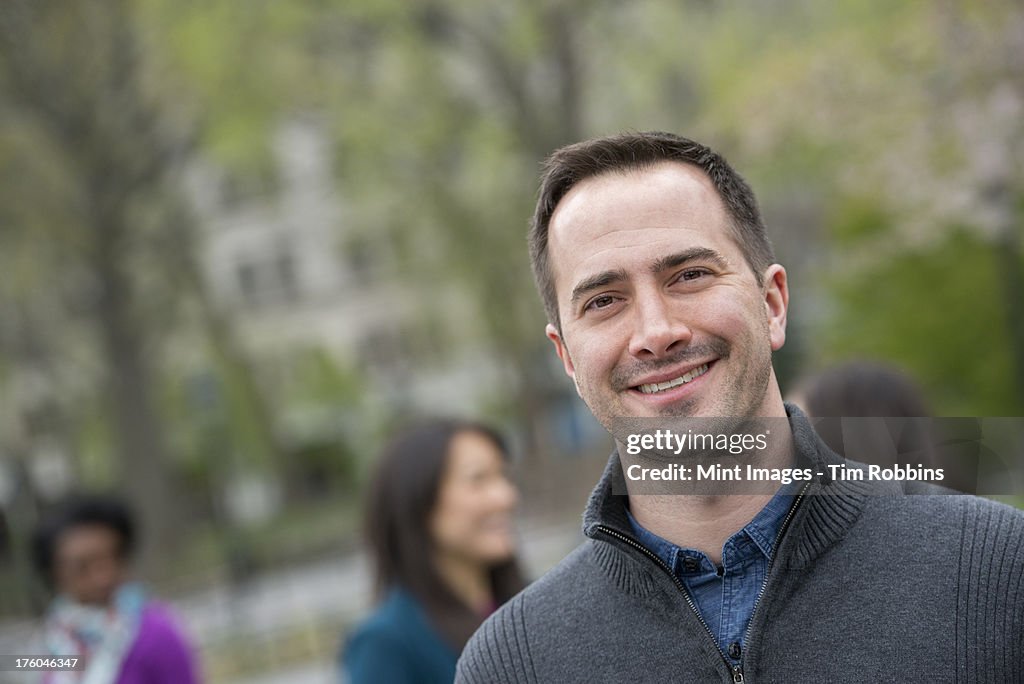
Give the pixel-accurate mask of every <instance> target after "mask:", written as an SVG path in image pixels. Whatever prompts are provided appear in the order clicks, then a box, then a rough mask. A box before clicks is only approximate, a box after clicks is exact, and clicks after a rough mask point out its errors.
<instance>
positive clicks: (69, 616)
mask: <svg viewBox="0 0 1024 684" xmlns="http://www.w3.org/2000/svg"><path fill="white" fill-rule="evenodd" d="M134 546H135V526H134V524H133V522H132V518H131V515H130V514H129V512H128V509H127V508H126V507H125V506H124V504H122V503H121V502H120V501H118V500H117V499H113V498H106V497H83V498H79V499H76V500H73V501H71V502H68V503H67V504H65V505H64V506H63V507H62V508H61V509H60V510H58V511H57V512H56V513H55V514H54V515H52V516H51V517H49V518H48V519H46V520H45V521H44V522H43V523H42V524H41V525H40V526H39V528H38V529H37V530H36V532H35V536H34V539H33V547H34V548H33V554H34V560H35V564H36V567H37V569H38V570H39V572H40V573H41V574H42V576H43V578H44V579H45V580H46V582H47V584H48V585H49V586H50V587H51V588H52V589H54V591H55V593H56V597H55V598H54V601H53V603H52V605H51V607H50V611H49V613H48V615H47V618H46V627H45V639H46V647H47V649H48V650H49V652H50V654H51V655H53V656H62V657H66V656H78V657H79V658H81V660H82V661H84V663H85V667H84V669H83V670H78V671H66V672H60V671H54V672H50V673H47V674H46V675H44V677H43V682H44V683H45V684H65V683H68V684H70V683H73V682H75V683H78V682H80V683H82V684H194V683H195V682H198V681H199V678H198V675H197V668H196V663H195V659H194V657H193V655H192V652H191V649H190V648H189V646H188V644H187V643H186V640H185V638H184V636H183V634H182V632H181V630H180V628H179V627H178V626H177V624H176V621H175V620H174V618H173V616H172V615H171V614H170V612H169V610H168V609H167V607H166V606H165V605H163V604H162V603H159V602H157V601H153V600H151V599H150V598H149V596H148V595H147V594H146V592H145V591H144V590H143V588H142V587H141V586H140V585H139V584H137V583H135V582H132V581H130V573H129V561H130V558H131V553H132V550H133V548H134Z"/></svg>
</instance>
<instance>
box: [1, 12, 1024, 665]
mask: <svg viewBox="0 0 1024 684" xmlns="http://www.w3.org/2000/svg"><path fill="white" fill-rule="evenodd" d="M1021 55H1024V6H1022V5H1021V4H1020V3H1019V2H1015V1H1011V0H993V1H991V2H987V3H984V4H981V3H972V2H966V1H960V0H945V1H936V2H906V3H893V2H889V1H887V0H836V1H835V2H830V3H821V2H811V1H810V0H803V1H801V0H772V1H770V2H764V1H757V2H754V1H753V0H741V1H739V2H733V3H726V4H720V3H712V2H706V1H704V0H683V1H681V2H680V1H668V0H665V1H661V0H639V1H637V2H631V3H617V2H582V1H579V2H574V1H571V0H528V1H527V2H521V3H498V2H466V1H460V0H431V1H423V2H417V3H406V2H397V1H395V0H372V1H371V0H347V1H340V0H337V1H336V0H301V1H300V0H293V1H291V2H272V1H269V0H247V1H241V0H203V1H202V2H200V1H198V0H105V1H103V2H75V1H73V0H4V1H3V2H2V3H0V511H2V516H0V652H6V653H15V652H24V644H26V643H28V640H29V639H31V638H32V635H33V634H34V629H35V625H37V623H38V618H39V615H41V611H42V610H43V609H44V608H45V605H46V601H47V595H46V593H45V591H44V588H43V586H42V585H41V583H40V582H39V581H38V579H37V578H35V577H34V576H33V573H32V570H31V566H30V562H29V559H28V556H27V552H26V539H27V536H28V535H29V534H30V532H31V529H32V527H33V526H34V525H35V523H36V521H37V520H38V518H39V516H40V514H41V512H42V511H45V510H46V508H47V506H48V505H50V504H51V503H52V502H54V501H57V500H58V499H60V498H61V497H63V496H65V495H67V494H68V493H70V492H73V491H78V490H86V489H88V490H93V489H105V490H109V491H116V492H119V493H121V494H123V495H124V496H125V497H127V498H128V500H129V501H130V502H131V503H132V504H133V506H134V508H135V510H136V512H137V513H138V515H139V517H140V519H141V521H142V525H143V530H144V533H145V539H144V542H145V543H144V545H143V548H142V550H141V555H140V557H139V564H138V567H139V574H140V575H141V576H142V577H143V578H144V579H146V580H147V582H148V583H149V584H150V585H151V586H153V587H154V588H155V590H156V591H158V592H159V593H160V594H161V595H163V596H165V597H166V598H168V599H169V600H170V601H171V602H172V603H173V605H174V606H175V608H176V609H177V610H178V612H179V614H180V615H181V617H182V620H183V622H184V623H185V625H186V626H187V628H188V630H189V632H190V633H191V634H192V636H193V639H194V641H196V643H197V644H199V645H200V647H201V651H202V661H203V669H204V671H205V673H206V676H207V679H208V681H211V682H241V681H247V682H268V683H269V682H276V681H281V682H327V681H333V680H332V677H333V675H332V667H333V659H334V656H335V653H336V650H337V647H338V644H339V640H340V639H341V636H342V635H343V634H344V633H345V631H346V629H347V628H348V626H349V625H351V624H352V622H353V621H354V620H356V619H358V617H359V616H361V615H362V614H364V613H365V611H366V609H367V607H368V605H369V601H370V596H369V591H368V589H369V579H368V578H367V577H366V569H365V562H364V560H363V557H362V555H361V554H360V552H359V530H360V519H359V505H360V485H361V483H362V481H363V478H364V477H365V473H366V471H367V466H368V464H369V463H370V462H371V460H372V459H373V457H374V456H375V454H376V453H377V451H378V449H379V446H380V444H381V442H382V440H383V439H384V438H385V437H387V436H388V435H389V434H390V432H391V431H392V430H393V429H394V428H395V427H396V426H397V425H401V424H404V423H405V422H407V421H408V420H410V419H411V418H412V417H414V416H419V415H427V414H442V415H460V416H470V417H475V418H482V419H486V420H489V421H491V422H492V423H494V424H496V425H499V426H501V428H502V429H503V430H504V431H505V432H506V433H507V434H508V435H510V436H511V438H512V441H513V445H514V447H515V451H516V454H517V456H518V467H517V476H518V481H519V483H520V485H521V487H522V489H523V500H524V505H523V506H522V509H523V515H522V530H523V531H522V538H523V544H524V554H525V558H526V560H527V565H528V570H529V571H530V574H531V575H532V576H536V575H537V574H539V573H541V572H543V571H544V570H545V569H546V568H547V567H549V566H550V565H551V564H553V563H554V562H555V561H557V560H558V559H559V558H560V557H561V555H562V554H563V553H564V552H565V551H567V550H568V549H569V548H571V547H572V546H574V545H575V544H576V543H577V541H578V535H579V532H578V519H579V513H580V511H581V510H582V507H583V505H584V502H585V499H586V495H587V493H588V491H589V489H590V487H591V486H592V484H593V482H594V481H595V480H596V478H597V475H598V473H599V472H600V470H601V469H602V467H603V465H604V462H605V458H606V456H607V453H608V451H609V448H610V441H609V439H608V438H607V436H606V435H605V433H604V432H603V431H602V430H601V429H600V427H599V426H598V425H597V424H596V423H595V422H594V421H593V419H592V418H591V417H590V414H589V412H588V411H587V409H586V407H585V406H584V405H583V404H582V403H581V402H579V400H578V399H577V398H576V395H575V392H574V391H573V388H572V385H571V383H570V382H569V381H568V380H567V379H566V378H565V377H564V375H563V373H562V371H561V366H560V364H559V363H558V362H557V359H556V358H555V356H554V354H553V353H552V352H551V350H550V349H549V343H548V341H547V340H546V339H545V338H544V335H543V324H544V320H543V315H542V308H541V305H540V302H539V299H538V297H537V296H536V294H535V292H534V286H533V281H532V277H531V275H530V270H529V265H528V261H527V254H526V246H525V230H526V225H527V218H528V216H529V215H530V213H531V212H532V206H533V198H534V194H535V191H536V183H537V175H538V168H539V163H540V161H541V160H542V159H543V158H544V157H545V156H546V155H547V153H549V152H550V151H551V150H552V149H553V148H555V147H557V146H559V145H562V144H565V143H568V142H572V141H576V140H578V139H581V138H584V137H589V136H592V135H599V134H606V133H612V132H617V131H621V130H626V129H629V130H648V129H660V130H667V131H673V132H678V133H681V134H683V135H687V136H689V137H693V138H696V139H698V140H700V141H702V142H705V143H708V144H710V145H711V146H712V147H714V148H716V149H718V150H719V151H721V152H723V153H724V154H725V156H726V157H727V158H729V160H730V161H731V162H732V163H733V165H734V166H735V167H736V168H737V169H738V170H739V171H740V172H741V173H742V174H744V175H745V176H746V177H747V178H748V180H749V181H750V182H751V184H752V185H753V187H754V189H755V190H756V192H757V193H758V196H759V198H760V201H761V204H762V208H763V210H764V213H765V215H766V219H767V223H768V226H769V232H770V235H771V237H772V239H773V241H774V243H775V246H776V250H777V252H778V256H779V259H780V261H781V262H782V263H784V264H785V265H786V266H787V268H788V269H789V274H790V287H791V292H792V302H791V312H790V328H789V339H788V342H787V344H786V346H785V348H784V349H783V350H782V352H780V353H779V354H778V355H777V358H776V370H777V372H778V374H779V376H780V381H781V382H782V384H783V390H784V392H785V391H787V390H788V389H789V388H790V387H792V386H793V384H794V383H796V382H797V379H798V378H799V377H801V376H802V375H805V374H807V373H811V372H815V371H818V370H820V369H822V368H825V367H828V366H829V365H831V364H835V363H837V362H840V361H842V360H845V359H850V358H872V359H878V360H882V361H886V362H889V363H891V364H894V365H897V366H899V367H901V368H903V369H905V371H906V372H907V373H908V374H909V375H910V376H912V377H913V378H914V379H915V380H916V381H917V382H918V383H919V384H920V386H921V387H922V388H924V390H925V392H926V394H927V397H928V400H929V402H930V403H931V406H932V408H933V410H934V412H935V413H936V414H939V415H949V416H1021V415H1024V249H1022V237H1024V235H1022V234H1024V228H1022V218H1024V168H1022V166H1024V62H1022V60H1021ZM5 676H9V675H8V674H5V673H0V678H2V677H5Z"/></svg>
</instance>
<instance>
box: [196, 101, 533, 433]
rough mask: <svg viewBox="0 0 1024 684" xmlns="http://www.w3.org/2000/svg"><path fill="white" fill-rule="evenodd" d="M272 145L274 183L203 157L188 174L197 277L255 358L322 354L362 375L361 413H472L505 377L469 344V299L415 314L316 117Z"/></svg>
mask: <svg viewBox="0 0 1024 684" xmlns="http://www.w3.org/2000/svg"><path fill="white" fill-rule="evenodd" d="M273 152H274V158H275V160H276V166H277V171H276V179H277V182H276V183H275V184H274V186H275V187H273V188H270V189H267V188H256V189H249V190H248V191H246V190H244V189H239V188H238V187H237V185H235V184H233V181H232V179H231V178H230V177H229V176H228V174H227V173H225V172H224V171H223V170H221V169H218V168H217V167H216V166H214V165H212V164H210V163H209V162H204V163H202V164H199V165H197V166H196V167H195V168H194V169H193V171H192V173H191V181H190V188H191V189H190V194H191V196H192V198H193V202H194V205H195V208H196V210H197V212H198V214H199V216H200V218H201V222H202V225H203V246H202V253H201V262H202V268H203V273H204V276H205V278H206V279H207V283H208V286H209V288H210V291H211V293H212V295H213V298H214V299H215V301H216V304H217V305H218V306H219V307H221V308H222V310H224V311H227V312H230V318H231V320H232V322H233V325H234V328H235V331H236V334H237V336H238V339H239V340H240V341H241V342H242V343H243V345H244V347H245V349H246V351H247V352H248V353H249V354H250V355H251V356H252V358H253V360H254V361H255V362H256V363H257V364H258V365H259V366H261V367H266V366H269V367H271V368H272V369H274V372H277V373H279V374H280V375H281V376H283V377H285V378H287V376H288V375H289V368H290V366H291V365H292V364H294V363H295V362H296V360H297V359H300V358H302V357H303V356H304V355H306V354H309V353H311V352H319V351H322V352H325V353H326V354H328V355H329V358H330V359H331V360H332V361H333V362H334V363H335V364H337V365H338V367H340V368H342V369H347V370H348V371H354V372H355V373H357V374H358V375H359V376H360V380H361V383H360V384H361V386H362V390H363V396H361V397H360V401H359V404H360V406H361V407H362V408H364V409H366V410H370V411H372V410H374V408H377V409H381V410H382V411H383V412H390V413H392V414H393V413H394V412H396V411H399V412H403V413H405V412H410V411H411V412H417V411H422V412H445V413H454V412H458V413H467V414H475V413H478V412H479V410H480V406H481V405H483V404H485V403H486V401H487V396H488V395H491V394H493V393H494V391H495V388H498V387H501V386H502V383H503V382H507V381H509V379H510V378H512V377H513V376H512V375H511V373H510V372H509V369H503V368H502V367H501V363H500V362H499V360H498V359H495V358H493V357H492V356H490V355H489V354H487V353H486V350H485V349H484V348H483V345H482V344H480V343H479V342H477V343H475V344H474V341H473V339H472V338H473V335H472V331H473V327H474V326H473V321H472V318H473V310H472V302H471V300H469V299H468V298H466V297H464V296H463V297H461V298H460V297H459V293H457V292H445V293H444V296H445V298H446V299H445V316H446V317H447V320H444V321H437V320H434V319H433V317H432V316H427V315H424V313H423V312H422V311H421V307H420V306H419V302H420V298H419V297H418V296H417V294H418V293H416V292H411V291H410V287H411V286H410V284H409V280H408V279H407V278H403V277H402V276H401V264H400V260H399V255H398V254H396V251H395V246H394V242H393V240H392V239H391V238H390V234H389V233H388V231H387V230H386V229H382V228H380V227H377V226H368V225H357V224H359V223H360V222H359V221H358V220H357V219H356V218H355V217H354V216H352V215H351V214H349V213H347V212H346V204H345V201H344V198H343V195H342V193H341V192H340V191H339V183H338V181H337V180H336V178H335V175H334V173H333V170H332V146H331V142H330V140H329V138H328V137H327V136H326V135H325V133H324V132H323V130H322V129H321V128H320V127H319V126H318V125H317V124H316V123H315V122H314V121H311V120H309V119H293V120H290V121H287V122H285V123H283V124H282V125H281V126H280V127H279V129H278V130H277V132H276V134H275V136H274V139H273ZM430 287H431V288H434V289H439V290H441V291H442V292H443V284H436V283H431V284H430ZM456 331H457V333H458V334H455V333H456ZM467 333H468V334H467ZM453 344H458V345H460V349H459V350H458V354H457V357H458V358H457V359H456V362H454V363H452V362H450V361H451V359H450V356H451V355H450V354H447V353H445V350H446V347H448V346H450V345H453ZM299 413H302V412H301V411H300V412H299ZM283 420H284V421H285V423H286V424H288V425H291V426H293V427H294V428H295V429H303V428H302V427H301V426H303V425H305V424H308V423H310V422H314V423H315V422H316V417H315V416H311V415H309V411H306V412H305V415H297V414H296V412H295V411H291V410H289V411H286V413H285V415H284V416H283ZM333 420H335V421H336V420H337V416H333Z"/></svg>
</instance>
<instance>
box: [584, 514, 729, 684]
mask: <svg viewBox="0 0 1024 684" xmlns="http://www.w3.org/2000/svg"><path fill="white" fill-rule="evenodd" d="M595 529H596V530H598V531H600V532H604V533H605V534H607V535H608V536H609V537H615V538H616V539H618V540H619V541H622V542H625V543H626V544H629V545H630V546H632V547H633V548H635V549H637V550H638V551H640V552H641V553H643V554H644V555H645V556H647V557H648V558H650V559H651V560H653V561H654V562H655V563H656V564H657V565H658V567H660V568H661V569H662V570H664V571H665V572H666V573H668V576H669V577H671V578H672V582H673V583H674V584H675V585H676V588H677V589H679V592H680V593H681V594H682V595H683V598H684V599H686V605H688V606H690V610H692V611H693V613H694V615H696V616H697V619H698V620H700V624H702V625H703V626H704V631H705V632H707V635H708V636H709V637H711V642H712V643H713V644H714V645H715V649H716V650H717V651H718V655H720V656H722V662H723V663H725V666H726V667H727V668H729V671H730V672H731V673H732V681H733V682H736V683H737V684H738V683H739V682H742V681H743V668H742V667H740V666H739V665H737V666H736V667H733V665H732V663H730V662H729V659H728V658H727V657H726V655H725V653H724V652H723V651H722V647H721V646H719V645H718V638H717V637H716V636H715V634H714V632H712V631H711V628H710V627H708V623H707V622H705V621H704V616H703V615H701V614H700V611H699V610H697V604H695V603H694V602H693V598H691V597H690V592H689V591H687V590H686V586H685V585H683V583H682V581H681V580H680V579H679V578H678V577H676V574H675V573H674V572H672V568H670V567H668V564H667V563H665V561H663V560H661V559H660V558H658V556H657V555H656V554H655V553H654V552H653V551H651V550H650V549H648V548H647V547H646V546H644V545H643V544H641V543H640V542H638V541H635V540H634V539H632V538H631V537H627V536H626V535H624V534H620V533H618V532H616V531H615V530H613V529H611V528H610V527H605V526H604V525H598V526H597V527H596V528H595Z"/></svg>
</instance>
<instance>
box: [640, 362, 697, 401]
mask: <svg viewBox="0 0 1024 684" xmlns="http://www.w3.org/2000/svg"><path fill="white" fill-rule="evenodd" d="M707 372H708V364H706V363H705V364H704V365H702V366H697V367H696V368H694V369H693V370H691V371H690V372H688V373H684V374H683V375H680V376H679V377H678V378H673V379H672V380H666V381H665V382H657V383H651V384H648V385H640V386H639V387H638V388H637V389H639V390H640V392H641V393H643V394H657V393H658V392H664V391H665V390H670V389H672V388H673V387H679V386H680V385H685V384H686V383H688V382H690V381H691V380H694V379H696V378H699V377H700V376H702V375H704V374H705V373H707Z"/></svg>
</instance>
